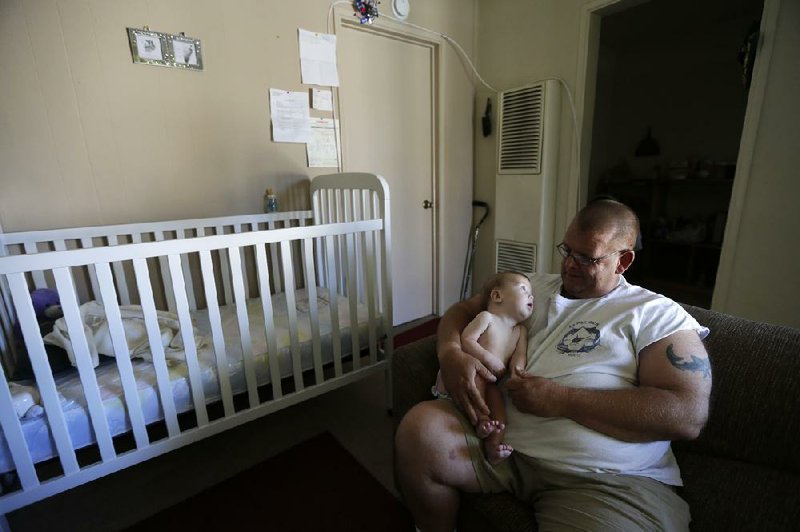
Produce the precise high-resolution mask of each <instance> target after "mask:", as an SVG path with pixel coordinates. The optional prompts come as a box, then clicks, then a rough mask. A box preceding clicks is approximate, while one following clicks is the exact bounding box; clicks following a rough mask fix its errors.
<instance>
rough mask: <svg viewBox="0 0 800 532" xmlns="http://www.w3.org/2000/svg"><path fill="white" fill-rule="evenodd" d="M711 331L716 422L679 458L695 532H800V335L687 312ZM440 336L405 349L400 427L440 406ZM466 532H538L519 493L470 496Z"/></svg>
mask: <svg viewBox="0 0 800 532" xmlns="http://www.w3.org/2000/svg"><path fill="white" fill-rule="evenodd" d="M686 309H687V310H688V311H689V312H690V313H691V314H692V315H694V316H695V318H697V320H698V321H699V322H700V323H701V324H703V325H706V326H707V327H709V328H710V329H711V334H710V335H709V336H708V338H707V339H706V347H707V349H708V351H709V355H710V357H711V366H712V370H713V377H714V385H713V389H712V392H711V407H710V415H709V419H708V424H707V425H706V427H705V429H704V430H703V432H702V433H701V435H700V437H699V438H697V439H696V440H694V441H688V442H676V443H674V444H673V450H674V452H675V455H676V457H677V459H678V463H679V464H680V467H681V473H682V475H683V480H684V484H685V486H684V487H683V488H682V490H681V492H680V493H681V495H682V496H683V497H684V498H685V499H686V500H687V501H688V502H689V505H690V506H691V509H692V524H691V528H692V530H737V531H738V530H769V531H773V530H800V329H793V328H788V327H780V326H775V325H768V324H764V323H756V322H752V321H748V320H744V319H741V318H737V317H733V316H728V315H725V314H720V313H717V312H713V311H710V310H705V309H701V308H697V307H691V306H686ZM437 369H438V363H437V361H436V356H435V337H429V338H425V339H422V340H419V341H417V342H415V343H413V344H409V345H406V346H403V347H401V348H398V349H397V350H396V351H395V354H394V359H393V361H392V370H393V375H392V381H393V390H394V392H393V393H394V411H395V420H396V422H398V421H399V420H400V418H401V417H402V416H403V414H405V412H407V411H408V410H409V409H410V408H411V407H412V406H413V405H414V404H416V403H418V402H420V401H423V400H427V399H429V398H430V387H431V384H432V383H433V382H434V379H435V376H436V371H437ZM458 530H460V531H468V530H476V531H492V530H497V531H523V530H526V531H535V530H537V526H536V520H535V518H534V513H533V510H532V508H530V507H529V506H526V505H524V504H522V503H521V502H519V501H517V500H516V499H514V498H513V497H512V496H511V495H507V494H499V495H470V494H465V495H464V496H463V498H462V503H461V510H460V513H459V524H458Z"/></svg>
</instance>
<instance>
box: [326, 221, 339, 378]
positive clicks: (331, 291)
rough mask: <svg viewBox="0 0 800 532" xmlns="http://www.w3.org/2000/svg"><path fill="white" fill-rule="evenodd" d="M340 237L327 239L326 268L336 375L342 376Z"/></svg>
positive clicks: (328, 237) (327, 237)
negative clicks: (337, 254) (337, 252)
mask: <svg viewBox="0 0 800 532" xmlns="http://www.w3.org/2000/svg"><path fill="white" fill-rule="evenodd" d="M337 240H338V237H336V236H326V237H325V252H326V256H325V263H326V265H325V267H326V270H327V272H328V302H329V303H328V304H329V305H330V311H331V338H332V340H331V345H332V346H333V370H334V375H336V376H337V377H341V375H342V331H341V329H340V327H339V287H338V286H337V282H336V279H337V275H338V274H337V272H336V269H335V267H334V264H335V263H334V259H335V247H336V241H337Z"/></svg>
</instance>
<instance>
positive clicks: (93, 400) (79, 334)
mask: <svg viewBox="0 0 800 532" xmlns="http://www.w3.org/2000/svg"><path fill="white" fill-rule="evenodd" d="M53 276H54V277H55V280H56V289H57V290H58V295H59V299H60V300H61V310H62V311H63V312H64V321H65V322H66V324H67V331H68V332H69V337H70V343H71V344H72V348H73V352H74V354H75V364H76V365H77V368H78V374H79V375H80V378H81V385H82V386H83V394H84V396H85V397H86V405H87V407H88V409H89V416H90V418H91V420H92V428H93V429H94V433H95V438H96V440H97V446H98V447H99V448H100V457H101V458H102V460H103V461H104V462H108V461H109V460H113V459H114V457H116V455H117V453H116V451H115V450H114V444H113V442H112V440H111V430H110V429H109V427H108V419H106V412H105V409H104V408H103V398H102V396H101V395H100V387H99V386H98V384H97V378H96V376H95V373H94V368H93V367H92V358H91V355H90V354H89V346H88V345H87V343H86V334H85V333H84V328H83V319H82V318H81V313H80V308H79V306H78V305H79V303H78V299H77V297H76V295H75V291H74V288H73V287H74V286H75V283H74V280H73V278H72V275H71V274H70V270H69V268H57V269H54V270H53Z"/></svg>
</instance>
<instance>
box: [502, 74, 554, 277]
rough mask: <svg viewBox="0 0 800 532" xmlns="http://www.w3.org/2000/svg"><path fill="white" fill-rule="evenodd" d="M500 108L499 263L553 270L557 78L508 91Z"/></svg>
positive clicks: (522, 268) (523, 268)
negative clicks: (551, 267)
mask: <svg viewBox="0 0 800 532" xmlns="http://www.w3.org/2000/svg"><path fill="white" fill-rule="evenodd" d="M499 107H500V127H499V133H498V147H497V149H498V153H497V166H498V168H497V179H496V191H495V192H496V194H495V201H496V205H495V213H496V214H495V235H494V236H495V241H496V261H495V265H496V267H497V270H498V271H502V270H508V269H515V270H517V271H522V272H524V273H533V272H535V271H537V266H538V268H539V269H540V270H541V271H548V270H549V269H550V265H551V264H552V263H553V253H554V249H555V244H556V242H555V240H554V234H553V233H554V226H555V203H556V172H557V169H558V141H559V138H558V127H559V112H560V107H561V95H560V92H559V86H558V82H557V81H552V80H548V81H542V82H538V83H535V84H533V85H528V86H525V87H520V88H517V89H510V90H507V91H503V92H502V93H500V105H499Z"/></svg>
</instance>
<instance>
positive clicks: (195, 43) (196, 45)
mask: <svg viewBox="0 0 800 532" xmlns="http://www.w3.org/2000/svg"><path fill="white" fill-rule="evenodd" d="M170 45H171V46H170V48H171V50H170V51H171V53H172V63H173V66H176V67H181V68H191V69H194V70H203V55H202V52H201V50H200V41H199V40H197V39H193V38H191V37H186V36H185V35H183V34H181V35H171V36H170Z"/></svg>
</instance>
